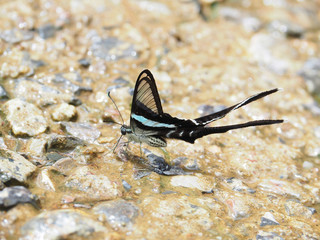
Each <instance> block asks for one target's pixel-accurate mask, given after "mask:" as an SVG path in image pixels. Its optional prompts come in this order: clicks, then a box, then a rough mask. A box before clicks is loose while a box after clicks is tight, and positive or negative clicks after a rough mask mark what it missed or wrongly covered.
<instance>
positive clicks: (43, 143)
mask: <svg viewBox="0 0 320 240" xmlns="http://www.w3.org/2000/svg"><path fill="white" fill-rule="evenodd" d="M46 147H47V140H46V139H40V138H32V139H29V140H28V141H27V144H26V153H27V154H30V155H31V156H32V157H43V156H44V154H45V152H46Z"/></svg>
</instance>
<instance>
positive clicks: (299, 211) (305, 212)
mask: <svg viewBox="0 0 320 240" xmlns="http://www.w3.org/2000/svg"><path fill="white" fill-rule="evenodd" d="M284 208H285V210H286V212H287V214H288V216H295V217H303V218H307V219H310V218H311V217H312V215H313V214H314V211H313V209H312V208H311V209H310V208H308V207H305V206H303V205H302V204H301V203H300V202H297V201H294V200H287V202H286V203H285V204H284Z"/></svg>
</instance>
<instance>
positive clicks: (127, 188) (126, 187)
mask: <svg viewBox="0 0 320 240" xmlns="http://www.w3.org/2000/svg"><path fill="white" fill-rule="evenodd" d="M122 186H123V187H124V189H125V190H126V191H129V190H130V189H131V188H132V186H131V185H130V184H129V183H127V182H126V181H125V180H122Z"/></svg>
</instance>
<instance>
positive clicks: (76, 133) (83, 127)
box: [61, 122, 101, 143]
mask: <svg viewBox="0 0 320 240" xmlns="http://www.w3.org/2000/svg"><path fill="white" fill-rule="evenodd" d="M61 126H62V127H63V129H65V131H66V132H67V133H68V134H70V135H72V136H73V137H75V138H79V139H81V140H82V141H85V142H89V143H93V142H94V141H95V140H96V139H98V138H99V137H100V135H101V132H100V131H99V130H98V129H97V128H96V127H94V126H93V125H92V124H90V123H79V122H62V123H61Z"/></svg>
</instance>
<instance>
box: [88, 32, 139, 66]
mask: <svg viewBox="0 0 320 240" xmlns="http://www.w3.org/2000/svg"><path fill="white" fill-rule="evenodd" d="M90 49H91V51H92V54H93V55H94V56H96V57H98V58H101V59H104V60H106V61H116V60H119V59H122V58H128V57H130V58H136V57H137V52H136V51H135V50H134V47H133V45H130V44H128V43H125V42H123V41H121V40H119V39H118V38H115V37H110V38H103V39H101V38H99V39H97V40H95V41H93V43H92V45H91V48H90Z"/></svg>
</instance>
